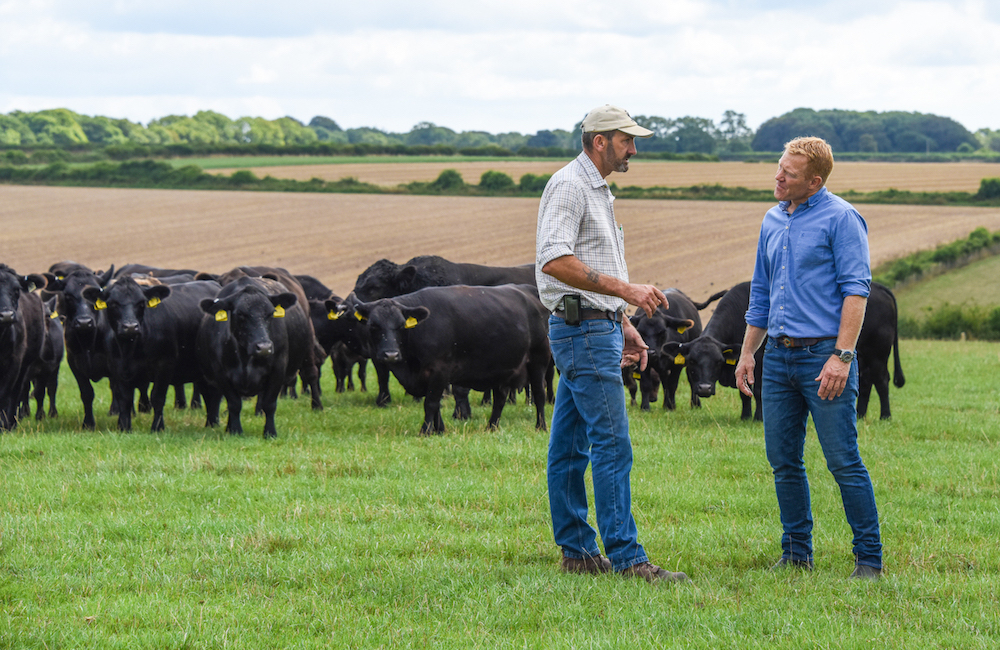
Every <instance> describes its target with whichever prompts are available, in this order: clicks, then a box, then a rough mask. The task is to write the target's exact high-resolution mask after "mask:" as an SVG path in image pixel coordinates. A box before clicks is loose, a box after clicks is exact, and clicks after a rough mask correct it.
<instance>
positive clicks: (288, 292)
mask: <svg viewBox="0 0 1000 650" xmlns="http://www.w3.org/2000/svg"><path fill="white" fill-rule="evenodd" d="M665 293H666V295H667V297H668V298H669V303H670V306H669V308H666V309H664V308H663V307H660V308H659V310H658V311H657V312H656V313H655V314H654V315H653V317H652V318H649V317H647V316H646V314H645V313H644V312H642V311H641V310H640V311H639V312H638V313H637V315H635V316H633V317H632V322H633V323H634V324H635V326H636V328H637V329H638V330H639V332H640V333H641V334H642V337H643V340H645V341H646V343H647V344H648V345H649V364H648V366H647V368H646V369H645V370H643V371H642V372H639V371H638V369H636V368H631V369H626V370H625V371H623V373H624V374H623V376H624V379H625V382H626V384H627V385H628V386H629V390H630V391H631V394H632V401H633V403H634V402H635V395H636V391H637V390H639V391H640V392H641V400H642V402H641V404H642V408H643V409H647V410H648V409H649V404H650V401H651V400H652V401H655V400H656V399H657V393H658V391H659V390H660V389H661V387H662V390H663V406H664V408H667V409H673V408H675V404H676V403H675V397H674V396H675V392H676V389H677V384H678V380H679V378H680V372H681V370H682V369H683V368H687V377H688V381H689V383H690V385H691V405H692V407H698V406H700V400H701V398H706V397H710V396H711V395H714V394H715V385H716V383H719V384H722V385H723V386H727V387H730V388H735V387H736V382H735V377H734V372H733V370H734V367H735V363H736V359H737V357H738V356H739V351H740V345H741V342H742V338H743V328H744V321H743V314H744V313H745V311H746V309H747V305H748V302H749V294H750V292H749V283H748V282H743V283H740V284H737V285H736V286H734V287H732V288H730V289H728V290H726V291H721V292H719V293H717V294H715V295H713V296H711V297H709V298H708V299H707V300H705V301H704V302H700V303H696V302H693V301H692V300H691V299H690V298H688V297H687V296H686V295H685V294H684V293H683V292H681V291H679V290H677V289H667V290H666V291H665ZM716 300H718V304H717V305H716V308H715V312H714V313H713V315H712V317H711V318H710V319H709V321H708V323H707V324H706V325H705V327H704V329H703V328H702V324H701V318H700V316H699V313H698V312H699V311H700V310H702V309H705V308H706V307H707V306H708V305H709V304H711V303H713V302H715V301H716ZM548 317H549V312H548V311H547V310H546V309H545V307H544V306H543V305H542V303H541V302H540V301H539V299H538V292H537V289H536V287H535V275H534V266H533V265H525V266H517V267H492V266H483V265H478V264H461V263H454V262H450V261H448V260H445V259H443V258H441V257H437V256H421V257H415V258H413V259H411V260H409V261H408V262H406V263H404V264H395V263H393V262H390V261H389V260H379V261H378V262H376V263H374V264H372V265H371V266H370V267H369V268H368V269H366V270H365V271H364V272H363V273H362V274H361V275H360V276H358V279H357V283H356V284H355V287H354V290H353V291H352V292H351V294H349V295H348V296H347V298H340V297H338V296H336V295H334V294H333V292H332V291H331V290H330V289H328V288H327V287H325V286H323V284H322V283H321V282H320V281H319V280H317V279H316V278H313V277H311V276H305V275H292V274H291V273H289V272H288V271H286V270H285V269H281V268H273V267H259V266H254V267H249V266H242V267H238V268H235V269H233V270H231V271H229V272H227V273H224V274H222V275H214V274H209V273H205V272H199V271H197V270H192V269H160V268H153V267H149V266H144V265H137V264H129V265H126V266H124V267H121V268H119V269H117V270H115V268H114V267H113V266H112V267H111V268H110V269H108V270H107V271H93V270H91V269H89V268H87V267H86V266H83V265H81V264H77V263H75V262H59V263H56V264H53V265H52V266H51V267H50V268H49V270H48V272H46V273H42V274H30V275H19V274H17V273H16V272H15V271H14V270H13V269H11V268H9V267H7V266H6V265H3V264H0V430H9V429H12V428H14V427H15V426H16V425H17V422H18V420H19V419H21V418H24V417H28V416H29V415H30V401H31V400H30V398H34V401H35V417H36V418H37V419H42V418H43V417H44V416H45V411H44V409H43V402H44V398H45V396H46V394H47V395H48V398H49V410H48V414H49V416H50V417H55V416H56V415H57V409H56V400H55V395H56V386H57V383H58V372H59V367H60V364H61V362H62V358H63V356H64V355H65V357H66V360H67V363H68V365H69V367H70V370H71V371H72V373H73V375H74V377H75V378H76V381H77V384H78V385H79V388H80V399H81V401H82V403H83V409H84V417H83V427H84V428H87V429H93V428H94V426H95V421H94V412H93V402H94V389H93V385H92V382H96V381H99V380H101V379H103V378H105V377H107V378H108V379H109V383H110V386H111V392H112V402H111V412H112V413H116V414H117V416H118V426H119V428H120V429H122V430H124V431H129V430H131V427H132V415H133V413H134V411H135V408H136V407H135V395H136V392H137V391H138V394H139V402H138V408H139V409H140V410H149V409H151V410H152V411H153V421H152V430H153V431H159V430H162V429H163V428H164V426H165V424H164V416H163V408H164V404H165V402H166V395H167V389H168V388H169V387H171V386H172V387H174V391H175V404H176V405H177V406H179V407H184V406H185V400H186V398H185V394H184V385H185V384H188V383H191V384H193V385H194V392H193V394H192V398H191V403H192V405H196V404H197V403H198V402H199V401H203V402H204V408H205V413H206V426H214V425H217V424H218V422H219V411H220V406H221V401H222V398H223V397H224V398H225V400H226V404H227V407H228V422H227V425H226V430H227V431H228V432H230V433H242V431H243V429H242V425H241V423H240V411H241V408H242V403H243V400H244V399H246V398H251V397H256V398H257V404H256V408H257V412H259V413H260V412H262V413H263V414H264V416H265V424H264V436H265V437H273V436H276V435H277V428H276V426H275V420H274V416H275V410H276V408H277V403H278V397H279V395H281V394H282V393H283V392H284V391H287V390H291V391H292V392H293V393H294V391H295V386H296V383H297V381H298V380H299V379H301V382H302V387H303V392H308V393H309V395H310V398H311V400H312V407H313V408H314V409H322V408H323V407H322V402H321V400H320V386H319V376H320V368H321V365H322V364H323V362H324V360H325V358H326V357H330V358H331V362H332V366H333V371H334V374H335V377H336V386H337V392H342V391H343V390H345V384H346V385H347V387H349V388H353V379H352V375H353V372H352V369H353V367H354V366H355V365H357V366H358V379H359V382H360V383H361V387H362V388H364V386H365V384H364V382H365V377H366V367H367V362H368V360H369V359H370V360H371V361H372V363H373V365H374V367H375V370H376V374H377V376H378V386H379V389H378V394H377V396H376V398H375V402H376V404H378V405H379V406H384V405H386V404H388V403H389V401H390V394H389V376H390V373H391V374H392V375H394V376H395V377H396V379H397V381H398V382H399V383H400V385H401V386H402V387H403V388H404V389H405V390H406V392H407V393H409V394H410V395H413V396H415V397H418V398H420V397H422V398H423V399H424V422H423V425H422V427H421V433H440V432H443V431H444V428H445V427H444V420H443V418H442V416H441V399H442V396H443V395H444V393H445V392H446V391H447V390H451V392H452V394H453V396H454V399H455V411H454V417H456V418H460V419H465V418H468V417H470V414H471V408H470V405H469V391H470V390H477V391H483V392H484V393H485V395H484V402H486V401H488V400H491V401H492V412H491V414H490V418H489V426H490V427H491V428H492V427H495V426H497V423H498V422H499V420H500V415H501V412H502V410H503V407H504V404H506V403H507V401H508V400H509V399H512V398H513V397H514V395H515V393H516V391H518V390H520V389H526V391H525V392H526V394H527V395H528V396H529V397H530V399H531V400H532V401H533V403H534V406H535V410H536V426H537V427H538V428H539V429H545V413H544V411H545V403H546V401H548V402H551V401H552V395H553V393H552V382H553V377H554V369H553V364H552V360H551V352H550V349H549V342H548ZM896 321H897V309H896V301H895V297H894V296H893V294H892V292H891V291H889V289H887V288H886V287H884V286H882V285H879V284H874V285H873V287H872V293H871V296H870V298H869V302H868V311H867V314H866V316H865V323H864V327H863V329H862V331H861V337H860V340H859V341H858V360H859V369H860V388H861V390H860V396H859V398H858V415H859V417H864V415H865V414H866V411H867V406H868V400H869V397H870V394H871V389H872V386H874V387H875V389H876V391H877V392H878V395H879V399H880V402H881V417H882V418H888V417H889V416H890V411H889V370H888V359H889V353H890V351H894V380H895V381H894V383H895V385H896V386H897V387H901V386H902V385H903V382H904V378H903V372H902V368H901V366H900V362H899V348H898V340H897V333H896ZM758 354H761V352H758ZM757 368H758V373H759V369H760V368H761V363H760V362H758V364H757ZM757 379H758V380H757V381H756V382H755V386H756V387H759V386H760V381H759V377H758V378H757ZM147 391H148V393H147ZM741 397H742V399H743V408H742V413H741V417H742V418H743V419H749V418H750V417H751V415H752V412H751V400H750V398H748V397H746V396H742V394H741ZM754 417H756V418H757V419H760V417H761V411H760V400H759V395H757V409H756V414H755V415H754Z"/></svg>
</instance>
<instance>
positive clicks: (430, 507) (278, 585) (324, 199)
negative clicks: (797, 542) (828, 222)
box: [0, 172, 1000, 649]
mask: <svg viewBox="0 0 1000 650" xmlns="http://www.w3.org/2000/svg"><path fill="white" fill-rule="evenodd" d="M630 173H631V172H630ZM467 180H468V179H467ZM616 208H617V210H616V212H617V215H618V218H619V221H620V222H621V223H622V224H623V225H624V228H625V233H626V234H625V237H626V247H627V250H626V254H627V259H628V261H629V264H630V271H631V273H632V276H633V278H634V279H635V280H637V281H643V282H653V283H656V284H658V285H660V286H664V287H666V286H676V287H680V288H682V289H683V290H684V291H685V292H687V293H688V294H689V295H691V296H692V297H693V298H695V299H703V298H704V297H705V296H707V295H708V294H710V293H713V292H714V291H716V290H718V289H719V288H721V287H725V286H730V285H731V284H734V283H735V282H738V281H742V280H744V279H747V277H749V274H750V270H751V264H752V260H753V253H754V246H755V242H756V237H757V231H758V228H759V225H760V219H761V217H762V215H763V212H764V210H765V209H766V205H765V204H758V203H752V204H749V203H748V204H729V203H725V204H721V203H710V204H706V203H696V202H665V201H664V202H661V201H619V202H617V203H616ZM860 209H861V212H862V214H863V215H864V216H865V217H866V219H867V220H868V223H869V228H870V234H871V250H872V258H873V262H874V263H876V264H877V263H878V262H880V261H885V260H887V259H890V258H893V257H896V256H899V255H903V254H906V253H909V252H912V251H914V250H918V249H921V248H928V247H933V246H935V245H937V244H940V243H946V242H950V241H953V240H954V239H957V238H959V237H965V236H967V235H968V233H969V232H970V231H971V230H973V229H974V228H976V227H979V226H983V227H986V228H988V229H989V230H991V231H995V230H1000V209H983V208H931V207H921V208H912V207H904V206H860ZM536 211H537V201H536V200H531V199H525V200H522V199H483V198H448V197H400V196H366V195H361V196H355V195H322V196H321V195H283V194H261V193H241V192H197V191H191V192H176V191H175V192H170V191H158V190H102V189H81V188H42V187H12V186H0V223H2V224H3V225H2V228H3V230H2V233H0V261H3V262H6V263H8V264H10V265H11V266H13V267H14V268H16V269H18V270H19V271H21V272H22V273H27V272H36V271H40V270H44V269H46V268H48V266H49V265H50V264H51V263H52V262H54V261H58V260H61V259H75V260H76V261H78V262H82V263H85V264H88V265H90V266H92V267H94V268H106V267H107V266H108V265H109V264H111V263H114V264H115V265H116V266H120V265H121V264H124V263H127V262H143V263H148V264H154V265H162V266H192V267H194V268H199V269H203V270H208V271H216V272H218V271H223V270H226V269H229V268H231V267H233V266H235V265H238V264H246V263H253V264H263V265H276V266H284V267H286V268H288V269H289V270H291V271H292V272H294V273H309V274H312V275H315V276H316V277H318V278H320V279H321V280H323V281H324V282H325V283H327V284H328V286H330V287H331V288H333V289H334V290H335V291H337V292H338V293H341V294H344V293H346V292H347V291H349V290H350V288H351V287H352V286H353V284H354V279H355V278H356V277H357V275H358V273H360V272H361V271H362V270H363V269H364V268H365V267H367V266H368V265H369V264H371V263H372V262H373V261H375V260H377V259H379V258H380V257H388V258H390V259H393V260H395V261H404V260H406V259H408V258H409V257H411V256H413V255H419V254H428V253H439V254H444V255H445V256H446V257H449V258H451V259H453V260H456V261H467V262H479V263H487V264H521V263H525V262H530V261H531V259H532V258H533V250H534V246H533V238H534V227H535V218H536ZM980 281H982V280H980ZM703 318H707V313H705V314H703ZM901 347H902V362H903V368H904V370H905V373H906V377H907V383H906V386H905V387H904V388H902V389H895V388H892V389H891V394H892V400H893V404H892V408H893V420H892V421H889V422H881V421H878V420H868V421H866V422H863V423H862V424H861V426H860V436H861V447H862V454H863V456H864V458H865V461H866V463H867V465H868V467H869V469H870V471H871V474H872V477H873V480H874V484H875V490H876V498H877V500H878V505H879V509H880V515H881V521H882V532H883V541H884V544H885V554H886V555H885V563H886V570H887V574H886V576H885V577H884V578H883V579H882V580H881V581H880V582H878V583H872V584H870V583H863V584H855V583H852V582H848V581H847V580H846V576H847V575H848V574H849V573H850V570H851V568H852V565H853V560H852V558H851V554H850V549H851V545H850V542H851V540H850V530H849V528H848V526H847V524H846V521H845V520H844V516H843V511H842V508H841V505H840V499H839V494H838V492H837V488H836V485H835V483H834V482H833V480H832V478H831V477H830V475H829V473H828V472H827V471H826V469H825V465H824V462H823V457H822V454H821V452H820V450H819V448H818V444H817V443H816V440H815V437H814V436H811V437H810V440H809V442H808V443H807V461H806V462H807V466H808V468H809V471H810V478H811V484H812V496H813V508H814V514H815V517H816V530H815V538H816V539H815V542H816V551H817V556H816V560H817V570H816V571H815V572H814V573H812V574H809V575H803V574H799V573H794V572H793V573H783V574H777V575H776V574H771V573H769V572H768V571H767V570H766V569H767V567H768V566H770V564H772V563H773V562H774V561H775V560H776V559H777V556H778V554H779V543H778V542H779V537H780V525H779V522H778V520H777V508H776V504H775V499H774V491H773V481H772V477H771V473H770V470H769V468H768V466H767V461H766V459H765V457H764V450H763V441H762V429H761V428H760V425H757V424H754V423H744V422H741V421H740V420H739V419H738V412H739V407H738V399H737V397H736V394H735V392H734V391H732V390H729V389H722V390H721V393H720V394H719V395H717V396H715V397H713V398H711V399H707V400H704V401H703V402H704V407H703V408H702V409H700V410H691V409H690V408H688V406H687V396H688V393H687V391H688V387H687V384H686V381H684V380H682V382H681V387H680V388H679V391H678V393H679V394H678V402H679V403H680V404H681V406H680V408H679V409H678V410H677V411H676V412H664V411H663V410H662V409H661V408H660V407H659V406H658V405H657V406H654V407H653V410H652V411H651V412H649V413H643V412H640V411H639V410H638V409H637V408H636V407H632V408H630V420H631V432H632V437H633V444H634V447H635V466H634V469H633V474H632V491H633V497H634V506H635V512H636V517H637V521H638V524H639V529H640V535H641V541H642V542H643V544H644V545H645V546H646V549H647V550H648V552H649V554H650V556H651V559H652V560H653V561H654V562H656V563H659V564H662V565H663V566H665V567H667V568H670V569H674V570H683V571H685V572H687V573H688V574H689V575H690V576H691V577H692V580H693V582H692V584H689V585H683V586H679V587H668V588H665V589H662V588H654V587H651V586H650V585H647V584H644V583H642V584H640V583H635V582H624V581H621V580H618V579H615V578H614V577H610V576H607V577H600V578H596V579H595V578H590V577H582V576H569V575H563V574H561V573H560V572H559V571H558V559H559V551H558V549H557V548H556V547H555V546H554V544H553V542H552V533H551V530H550V521H549V512H548V502H547V496H546V484H545V455H546V448H547V436H546V435H545V434H544V433H540V432H536V431H535V430H534V427H533V425H534V414H533V411H532V409H531V408H529V407H528V406H526V405H525V404H524V402H523V399H522V400H520V401H519V403H518V404H517V405H516V406H508V407H507V408H506V409H505V410H504V413H503V417H502V419H501V428H500V430H499V431H495V432H489V431H486V430H485V428H484V423H485V421H486V418H487V415H488V414H487V411H486V409H485V408H484V407H481V406H478V405H477V402H476V401H474V402H473V419H472V420H471V421H468V422H464V423H462V422H455V421H453V420H451V419H449V418H446V426H447V431H446V433H445V434H444V435H443V436H432V437H420V436H418V435H417V431H418V430H419V427H420V423H421V421H422V407H421V405H420V404H417V403H415V402H414V401H413V400H412V399H411V398H407V397H406V396H405V395H404V394H403V393H402V391H401V390H400V389H399V387H398V385H396V384H394V385H393V403H392V405H391V406H390V407H389V408H386V409H379V408H376V407H375V406H374V391H375V380H374V372H373V371H372V369H371V368H370V367H369V374H370V381H369V392H367V393H359V392H354V393H346V394H339V395H338V394H336V393H335V392H334V391H333V378H332V373H331V372H330V370H329V366H327V367H326V369H325V370H324V379H323V387H324V396H323V401H324V404H325V410H324V411H323V412H320V413H314V412H312V411H311V410H310V409H309V404H308V400H305V399H299V400H297V401H293V400H283V401H281V402H280V403H279V406H278V413H277V427H278V437H277V439H276V440H273V441H265V440H263V439H262V438H261V435H260V434H261V429H262V426H263V422H262V420H261V419H260V418H255V417H252V416H250V415H249V413H248V411H249V410H251V409H247V408H245V409H244V414H245V416H244V428H245V430H246V431H247V433H246V435H244V436H239V437H237V436H229V435H227V434H225V433H224V431H223V430H221V429H211V430H208V429H205V428H204V427H203V426H202V425H203V419H204V415H203V413H202V412H192V411H176V410H174V409H172V407H170V406H168V408H167V411H166V424H167V429H166V431H164V432H162V433H158V434H151V433H149V424H150V416H149V415H144V414H140V415H138V416H137V418H136V422H135V432H134V433H131V434H122V433H119V432H117V430H116V429H115V425H116V419H115V418H112V417H109V416H108V415H107V408H108V402H109V391H108V389H107V383H106V382H102V385H101V386H99V387H98V389H97V396H98V404H97V405H96V408H95V412H96V413H97V415H98V420H97V430H96V431H94V432H83V431H80V430H79V422H80V420H81V419H82V409H81V407H80V401H79V394H78V391H77V388H76V385H75V382H74V381H73V378H72V375H71V373H69V372H68V369H67V368H66V367H65V363H64V366H63V371H62V374H61V378H60V385H61V388H60V393H59V408H60V416H59V418H58V419H57V420H45V421H43V422H42V423H40V424H36V423H35V422H34V420H26V421H23V422H22V424H21V426H20V427H19V428H18V429H17V430H15V431H13V432H9V433H5V434H3V435H2V436H0V482H2V483H0V484H2V489H0V603H2V605H3V616H2V617H0V647H11V648H22V647H26V648H36V647H37V648H43V647H121V648H130V649H132V648H228V647H241V648H245V647H296V648H299V647H301V648H310V647H315V648H326V647H398V646H405V647H414V646H416V647H435V648H437V647H445V648H450V647H455V648H458V647H483V648H495V647H501V648H504V647H510V648H513V647H565V648H569V647H597V648H602V647H629V648H631V647H649V648H658V647H694V648H716V647H740V648H744V647H746V648H758V647H759V648H772V647H779V648H801V647H820V648H825V647H838V648H839V647H844V648H870V647H884V648H907V649H909V648H914V647H963V648H992V647H996V646H997V644H998V642H1000V614H998V612H1000V569H998V567H1000V551H998V548H997V545H996V537H997V533H998V531H1000V506H998V504H1000V499H998V497H1000V464H998V461H997V459H998V458H1000V454H998V452H1000V449H998V447H1000V433H998V430H1000V428H998V426H997V425H998V411H1000V386H998V383H997V379H996V377H997V376H998V371H1000V347H998V345H997V344H990V343H982V342H967V343H960V342H926V341H911V340H904V341H903V342H902V345H901ZM473 396H474V397H478V394H476V393H473ZM444 406H445V408H448V409H449V411H448V412H449V413H450V402H448V401H446V403H445V405H444ZM547 414H548V415H549V416H551V407H548V409H547Z"/></svg>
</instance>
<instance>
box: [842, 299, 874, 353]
mask: <svg viewBox="0 0 1000 650" xmlns="http://www.w3.org/2000/svg"><path fill="white" fill-rule="evenodd" d="M867 309H868V298H866V297H865V296H847V297H846V298H844V307H843V309H842V311H841V313H840V331H838V332H837V347H838V348H839V349H841V350H853V349H854V348H855V347H856V346H857V344H858V336H860V335H861V327H862V326H863V325H864V324H865V311H866V310H867Z"/></svg>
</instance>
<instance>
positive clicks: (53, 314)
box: [49, 312, 59, 318]
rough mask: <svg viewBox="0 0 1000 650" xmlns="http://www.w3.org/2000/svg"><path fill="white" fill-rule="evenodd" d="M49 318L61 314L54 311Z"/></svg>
mask: <svg viewBox="0 0 1000 650" xmlns="http://www.w3.org/2000/svg"><path fill="white" fill-rule="evenodd" d="M49 318H59V314H58V313H56V312H52V315H51V316H49Z"/></svg>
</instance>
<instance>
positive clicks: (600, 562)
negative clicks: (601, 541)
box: [562, 555, 611, 574]
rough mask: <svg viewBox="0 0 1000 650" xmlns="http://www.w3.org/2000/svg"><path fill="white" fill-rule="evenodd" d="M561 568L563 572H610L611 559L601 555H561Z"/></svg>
mask: <svg viewBox="0 0 1000 650" xmlns="http://www.w3.org/2000/svg"><path fill="white" fill-rule="evenodd" d="M562 570H563V571H564V572H565V573H592V574H598V573H610V572H611V560H609V559H608V558H606V557H604V556H603V555H596V556H593V557H565V556H564V557H563V559H562Z"/></svg>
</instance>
